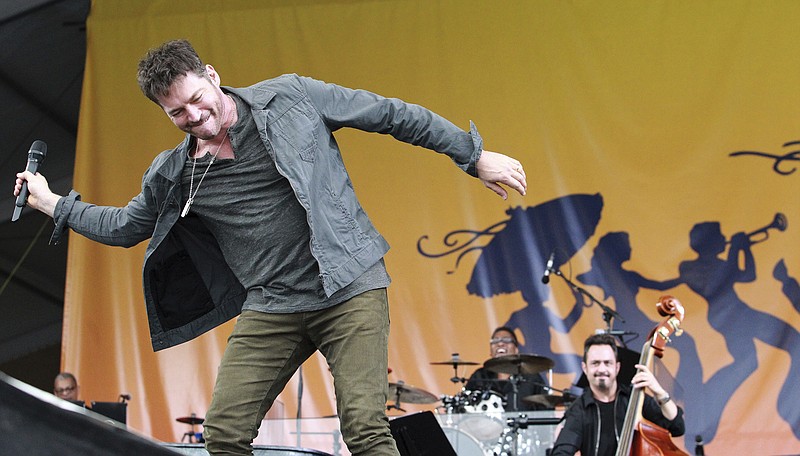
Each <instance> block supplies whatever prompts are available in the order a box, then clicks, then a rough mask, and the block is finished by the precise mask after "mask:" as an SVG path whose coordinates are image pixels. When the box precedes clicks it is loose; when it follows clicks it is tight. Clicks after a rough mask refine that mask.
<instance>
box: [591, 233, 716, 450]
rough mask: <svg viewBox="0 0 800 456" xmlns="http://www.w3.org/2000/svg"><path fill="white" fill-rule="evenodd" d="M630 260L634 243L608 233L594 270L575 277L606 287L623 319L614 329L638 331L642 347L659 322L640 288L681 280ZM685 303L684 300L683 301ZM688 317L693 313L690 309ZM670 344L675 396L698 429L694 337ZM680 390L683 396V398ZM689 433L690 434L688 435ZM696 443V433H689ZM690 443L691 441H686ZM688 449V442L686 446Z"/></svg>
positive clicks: (699, 375)
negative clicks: (646, 308) (674, 355)
mask: <svg viewBox="0 0 800 456" xmlns="http://www.w3.org/2000/svg"><path fill="white" fill-rule="evenodd" d="M630 259H631V244H630V239H629V235H628V233H626V232H622V231H618V232H611V233H608V234H605V235H604V236H603V237H601V238H600V240H599V241H598V243H597V247H595V249H594V251H593V254H592V261H591V269H590V270H589V271H587V272H585V273H583V274H579V275H578V276H577V277H576V278H577V279H578V280H579V281H580V282H581V283H583V284H586V285H594V286H597V287H599V288H601V289H602V290H603V294H604V298H603V299H604V300H607V299H609V298H612V299H613V300H614V306H615V309H616V311H617V313H619V314H620V315H621V316H622V318H623V319H624V320H625V321H624V322H621V321H620V320H619V319H618V320H616V322H615V326H612V328H611V329H612V330H613V329H615V330H618V331H624V332H625V333H627V334H630V333H636V334H638V335H640V336H641V337H636V338H635V339H629V340H628V342H631V341H634V340H635V341H636V342H637V345H634V348H636V349H637V350H640V349H641V347H642V345H643V344H644V343H645V342H646V338H647V334H648V332H649V331H650V330H651V329H652V328H653V327H655V326H656V325H657V324H658V323H660V321H653V320H651V319H650V318H649V317H648V316H647V314H646V313H645V312H643V311H642V310H641V308H640V307H639V306H638V305H637V302H636V295H637V294H638V293H639V289H640V288H648V289H652V290H661V291H663V290H667V289H669V288H672V287H675V286H676V285H678V284H679V280H678V279H672V280H665V281H657V280H652V279H648V278H646V277H644V276H642V275H641V274H640V273H638V272H636V271H631V270H628V269H625V268H624V267H623V264H624V263H625V262H627V261H628V260H630ZM684 306H685V303H684ZM687 318H691V314H690V313H689V311H688V310H687ZM670 346H672V347H674V348H675V349H676V350H677V351H678V353H679V354H680V361H679V365H678V370H677V373H676V374H675V375H674V376H675V379H676V381H677V382H678V384H679V385H680V386H681V389H680V390H674V391H673V397H675V398H676V399H678V400H682V402H683V403H684V409H685V410H686V418H685V419H686V428H687V429H695V428H696V427H697V423H695V420H696V416H697V415H695V414H694V407H695V406H696V404H699V403H700V402H699V401H700V399H701V391H700V390H701V386H702V384H703V365H702V363H701V362H700V358H699V356H698V353H697V347H696V346H695V342H694V339H693V338H692V336H691V335H690V334H688V333H684V334H683V335H682V336H680V337H675V338H672V340H671V342H670ZM681 393H682V394H684V395H685V396H684V397H681ZM688 434H689V433H687V435H688ZM688 437H689V438H690V439H691V442H694V434H692V435H688ZM687 444H688V442H687ZM687 448H688V445H687Z"/></svg>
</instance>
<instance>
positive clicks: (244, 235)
mask: <svg viewBox="0 0 800 456" xmlns="http://www.w3.org/2000/svg"><path fill="white" fill-rule="evenodd" d="M231 97H232V98H233V99H234V100H235V101H236V107H237V113H238V120H237V122H236V124H234V125H233V126H232V127H231V128H230V129H229V130H228V137H229V139H230V141H231V145H232V146H233V151H234V155H235V158H233V159H217V160H215V161H214V163H213V164H212V165H211V167H210V168H208V172H207V173H206V176H205V178H203V182H202V185H201V186H200V189H199V191H198V192H197V194H196V196H195V198H194V201H193V202H192V206H191V210H190V211H189V214H188V215H187V216H195V217H200V218H201V220H202V221H203V223H204V224H205V225H206V226H207V227H208V229H209V230H210V231H211V232H212V233H213V234H214V237H215V238H216V239H217V242H218V243H219V245H220V248H221V249H222V253H223V255H224V256H225V261H226V262H227V263H228V265H229V266H230V267H231V270H232V271H233V273H234V274H236V277H237V278H238V279H239V281H240V282H241V283H242V285H243V286H244V287H245V289H247V290H248V291H249V293H248V296H247V301H246V302H245V303H244V307H243V309H245V310H256V311H260V312H269V313H293V312H303V311H313V310H320V309H324V308H327V307H331V306H334V305H336V304H339V303H341V302H344V301H346V300H347V299H350V298H352V297H353V296H355V295H357V294H359V293H363V292H365V291H368V290H372V289H376V288H383V287H386V286H388V285H389V282H390V279H389V275H388V274H387V272H386V268H385V266H384V264H383V260H381V261H379V262H378V263H375V265H373V266H372V267H370V268H369V269H368V270H367V271H366V272H365V273H364V274H363V275H362V276H361V277H359V278H358V279H356V280H355V281H354V282H353V283H351V284H350V285H348V286H346V287H345V288H343V289H341V290H339V291H338V292H336V293H335V294H334V295H333V296H331V297H330V298H328V297H326V296H325V292H324V290H323V288H322V281H321V279H320V276H319V266H318V264H317V261H316V260H315V259H314V257H313V255H312V254H311V248H310V246H309V242H310V229H309V226H308V221H307V219H306V211H305V210H304V209H303V207H302V206H301V205H300V203H299V202H298V201H297V198H296V197H295V195H294V191H293V189H292V187H291V185H290V184H289V181H288V180H287V179H286V178H285V177H283V176H282V175H281V174H280V173H279V172H278V170H277V168H276V166H275V162H274V161H273V160H272V158H271V157H270V155H269V153H268V152H267V149H266V147H265V146H264V143H263V142H262V141H261V138H260V137H259V134H258V130H257V128H256V125H255V121H254V120H253V116H252V113H251V112H250V107H249V106H248V105H247V104H246V103H244V102H243V101H242V100H241V99H239V97H237V96H236V95H233V94H231ZM190 150H192V149H190ZM212 154H213V152H212V153H209V154H206V155H205V156H203V157H202V158H199V159H198V160H197V163H196V165H194V188H193V189H192V190H191V191H192V193H193V194H194V191H195V190H196V189H197V186H198V182H200V179H201V177H202V175H203V172H204V171H205V170H206V168H207V167H208V163H209V161H210V160H211V155H212ZM193 162H194V160H193V159H189V160H188V161H187V162H186V165H185V166H184V169H183V175H182V188H183V201H182V204H185V203H186V200H187V198H188V192H189V185H190V181H191V174H192V167H193ZM258 290H260V291H261V292H260V293H259V292H258Z"/></svg>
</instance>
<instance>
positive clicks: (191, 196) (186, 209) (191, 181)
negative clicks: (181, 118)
mask: <svg viewBox="0 0 800 456" xmlns="http://www.w3.org/2000/svg"><path fill="white" fill-rule="evenodd" d="M226 139H228V131H227V130H226V131H225V136H224V137H223V138H222V141H221V142H220V143H219V146H217V151H216V152H214V155H212V156H211V160H209V161H208V166H206V170H205V171H203V175H202V176H200V181H199V182H198V183H197V188H195V189H194V193H193V192H192V188H193V187H194V168H195V166H196V165H197V156H195V157H194V161H193V162H192V174H191V176H190V177H189V199H187V200H186V205H185V206H183V211H182V212H181V217H186V214H188V213H189V208H190V207H191V206H192V203H193V202H194V197H195V196H197V192H199V191H200V186H201V185H203V179H205V178H206V174H207V173H208V170H209V169H211V165H212V164H213V163H214V160H216V158H217V154H219V151H220V149H222V145H223V144H225V140H226Z"/></svg>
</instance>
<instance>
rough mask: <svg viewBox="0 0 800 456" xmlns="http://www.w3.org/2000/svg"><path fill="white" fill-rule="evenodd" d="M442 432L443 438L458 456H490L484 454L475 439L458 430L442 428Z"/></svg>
mask: <svg viewBox="0 0 800 456" xmlns="http://www.w3.org/2000/svg"><path fill="white" fill-rule="evenodd" d="M442 430H443V431H444V435H445V437H447V441H448V442H450V445H452V446H453V449H454V450H456V454H457V455H458V456H486V455H487V454H491V453H484V451H483V447H482V446H481V444H480V442H478V440H477V439H476V438H475V437H473V436H471V435H469V434H467V433H466V432H464V431H462V430H460V429H456V428H452V427H442Z"/></svg>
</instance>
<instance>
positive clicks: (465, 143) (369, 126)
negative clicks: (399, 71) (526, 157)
mask: <svg viewBox="0 0 800 456" xmlns="http://www.w3.org/2000/svg"><path fill="white" fill-rule="evenodd" d="M297 77H298V78H299V81H300V83H301V84H302V86H303V88H304V90H305V92H306V94H307V95H308V97H309V99H310V101H311V103H312V104H313V105H314V107H315V109H316V110H317V112H318V113H319V114H320V116H321V117H322V119H323V121H324V122H325V124H326V125H328V128H330V129H331V131H336V130H338V129H339V128H343V127H351V128H357V129H359V130H363V131H369V132H373V133H382V134H389V135H392V136H393V137H394V138H395V139H398V140H400V141H403V142H407V143H410V144H414V145H416V146H421V147H425V148H427V149H431V150H434V151H436V152H439V153H442V154H445V155H447V156H448V157H450V158H451V159H452V160H453V161H454V162H455V163H456V165H457V166H458V167H459V168H461V169H462V170H463V171H465V172H466V173H468V174H470V175H471V176H477V169H476V163H477V162H478V159H479V158H480V155H481V151H482V150H483V139H482V138H481V136H480V135H479V134H478V130H477V128H476V127H475V124H473V123H472V122H470V130H469V132H466V131H464V130H462V129H460V128H458V127H457V126H455V125H454V124H453V123H452V122H450V121H449V120H447V119H445V118H444V117H442V116H440V115H438V114H436V113H434V112H432V111H430V110H428V109H426V108H423V107H422V106H419V105H416V104H412V103H406V102H404V101H402V100H400V99H397V98H386V97H383V96H380V95H377V94H375V93H372V92H368V91H366V90H360V89H348V88H346V87H342V86H338V85H335V84H328V83H324V82H322V81H317V80H315V79H311V78H306V77H299V76H297Z"/></svg>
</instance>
